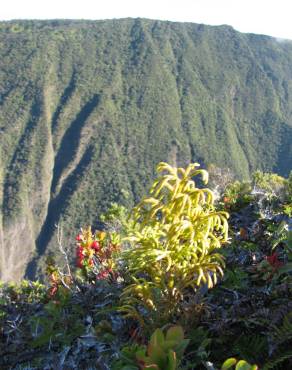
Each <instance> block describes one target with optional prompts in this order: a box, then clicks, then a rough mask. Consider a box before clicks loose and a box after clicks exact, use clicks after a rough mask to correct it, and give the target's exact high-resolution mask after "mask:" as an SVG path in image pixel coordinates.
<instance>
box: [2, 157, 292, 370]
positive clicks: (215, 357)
mask: <svg viewBox="0 0 292 370" xmlns="http://www.w3.org/2000/svg"><path fill="white" fill-rule="evenodd" d="M157 169H158V172H159V177H158V178H157V180H156V181H155V182H154V183H153V186H152V187H151V190H150V193H149V196H147V197H145V198H143V199H142V200H141V202H140V203H139V204H138V205H137V206H136V207H135V208H134V209H133V210H132V211H129V210H127V209H125V208H124V207H122V206H119V205H117V204H113V205H112V207H111V208H110V209H109V210H108V212H107V213H106V214H104V215H103V217H102V220H103V222H104V228H103V229H102V230H97V231H93V230H92V229H91V228H90V227H85V228H83V229H82V230H81V231H80V233H79V234H77V236H76V240H75V243H74V244H75V252H76V258H74V260H75V261H74V264H70V263H69V260H70V259H71V258H70V257H71V256H70V253H71V250H70V249H68V250H66V249H65V248H64V244H63V243H62V237H61V236H62V235H61V233H60V232H59V234H58V235H59V249H60V251H61V252H62V255H63V262H64V263H65V264H64V268H61V267H60V265H58V264H56V263H55V261H54V258H53V256H52V257H51V258H49V259H48V260H47V268H46V273H47V280H46V284H45V285H43V284H41V283H39V282H31V281H27V280H26V281H23V282H22V283H21V284H20V285H18V286H17V285H15V284H6V285H4V284H2V286H1V287H0V332H1V336H0V351H1V353H2V356H1V358H0V367H1V369H3V370H4V369H30V370H38V369H51V368H53V369H55V368H56V369H67V368H68V369H88V370H89V369H104V370H106V369H112V370H146V369H153V370H179V369H180V370H188V369H207V370H216V369H218V370H219V369H221V370H227V369H235V370H257V369H262V370H269V369H283V370H286V369H290V368H291V365H292V352H291V344H292V316H291V308H292V306H291V302H292V301H291V298H292V189H291V183H292V176H290V178H289V180H283V178H281V177H279V176H278V175H274V174H267V173H261V172H259V171H258V172H257V173H256V174H255V175H254V177H253V182H254V185H255V187H254V188H251V186H250V185H251V184H250V183H248V182H239V181H236V182H234V183H229V185H227V187H223V188H222V191H221V194H220V195H219V194H218V193H217V195H216V194H215V193H214V192H212V191H211V190H210V189H209V188H206V187H203V186H198V182H197V181H196V180H197V179H198V177H200V176H202V178H203V180H204V183H206V182H207V180H208V174H207V172H206V171H205V170H200V169H198V165H197V164H191V165H189V166H188V167H187V168H186V169H183V168H175V167H172V166H170V165H168V164H166V163H160V164H159V166H158V168H157ZM213 170H214V168H213ZM195 181H196V183H195ZM59 231H60V230H59Z"/></svg>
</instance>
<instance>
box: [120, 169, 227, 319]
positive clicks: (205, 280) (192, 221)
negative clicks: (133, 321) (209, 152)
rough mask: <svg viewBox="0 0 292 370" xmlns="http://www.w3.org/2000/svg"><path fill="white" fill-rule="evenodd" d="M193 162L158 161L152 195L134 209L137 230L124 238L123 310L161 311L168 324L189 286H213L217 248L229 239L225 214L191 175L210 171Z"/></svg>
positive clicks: (219, 268)
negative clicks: (127, 279) (128, 278)
mask: <svg viewBox="0 0 292 370" xmlns="http://www.w3.org/2000/svg"><path fill="white" fill-rule="evenodd" d="M198 166H199V165H198V164H197V163H195V164H190V165H189V166H188V167H187V168H186V169H183V168H173V167H171V166H169V165H168V164H166V163H160V164H159V165H158V167H157V171H158V172H159V173H162V175H161V176H160V177H159V178H158V179H157V180H156V181H154V183H153V185H152V188H151V190H150V194H151V196H150V197H148V198H145V199H144V200H142V202H141V203H140V204H139V205H138V206H137V207H136V208H135V209H134V219H135V221H136V223H137V225H138V228H137V230H136V231H134V232H133V233H132V235H131V236H130V237H129V238H128V239H127V240H128V241H129V242H130V243H131V248H129V249H128V250H126V251H125V252H124V253H123V259H124V261H125V263H126V265H127V266H128V269H129V272H130V273H131V274H132V275H133V280H134V282H133V284H131V285H129V286H128V287H126V288H125V289H124V292H123V295H122V299H123V302H124V304H125V305H126V306H124V309H125V310H126V311H127V310H128V311H129V312H130V314H131V315H133V306H135V305H136V304H137V303H138V304H139V303H142V304H143V305H144V308H146V309H148V310H149V309H150V310H154V311H156V312H157V313H159V320H160V322H161V320H162V322H163V321H164V320H165V321H166V322H167V321H168V320H169V318H170V316H171V315H172V314H174V313H175V312H177V310H179V304H180V302H182V301H183V299H184V296H186V295H187V294H188V293H189V292H190V289H191V290H192V289H193V290H195V291H196V290H197V289H198V288H199V287H201V286H202V285H206V286H207V287H208V288H212V287H213V285H214V284H216V282H217V280H218V274H219V275H220V276H222V275H223V267H224V260H223V257H222V255H221V254H219V253H218V252H217V249H219V248H220V247H221V245H222V244H223V243H225V242H226V241H227V233H228V223H227V217H228V215H227V213H226V212H217V211H216V210H215V208H214V197H213V193H212V191H210V190H209V189H198V188H197V187H196V184H195V182H194V181H193V179H192V178H193V177H194V176H197V175H202V177H203V180H204V181H205V182H207V181H208V173H207V172H206V171H204V170H198V169H197V167H198Z"/></svg>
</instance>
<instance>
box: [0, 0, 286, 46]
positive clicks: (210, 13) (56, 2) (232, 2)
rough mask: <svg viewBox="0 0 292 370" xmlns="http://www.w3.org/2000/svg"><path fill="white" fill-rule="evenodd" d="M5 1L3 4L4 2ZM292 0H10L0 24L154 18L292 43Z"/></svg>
mask: <svg viewBox="0 0 292 370" xmlns="http://www.w3.org/2000/svg"><path fill="white" fill-rule="evenodd" d="M2 1H3V0H2ZM291 15H292V0H278V1H274V0H179V1H178V0H147V1H145V0H140V1H138V0H136V1H135V0H82V1H80V0H78V1H76V0H71V1H70V0H50V1H41V0H9V1H6V2H5V4H2V6H1V10H0V20H12V19H96V20H97V19H113V18H128V17H131V18H136V17H141V18H151V19H161V20H169V21H177V22H194V23H204V24H209V25H222V24H228V25H230V26H232V27H233V28H235V29H236V30H238V31H241V32H250V33H257V34H265V35H269V36H274V37H277V38H283V39H290V40H292V21H291V17H292V16H291Z"/></svg>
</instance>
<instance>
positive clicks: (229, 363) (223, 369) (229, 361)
mask: <svg viewBox="0 0 292 370" xmlns="http://www.w3.org/2000/svg"><path fill="white" fill-rule="evenodd" d="M236 362H237V360H236V358H234V357H233V358H228V359H227V360H226V361H224V363H223V365H222V366H221V370H227V369H230V368H231V367H232V366H234V365H235V364H236Z"/></svg>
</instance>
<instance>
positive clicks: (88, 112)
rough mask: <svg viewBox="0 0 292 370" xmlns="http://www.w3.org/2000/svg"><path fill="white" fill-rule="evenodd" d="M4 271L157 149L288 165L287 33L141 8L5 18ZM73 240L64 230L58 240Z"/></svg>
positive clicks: (31, 262) (146, 177)
mask: <svg viewBox="0 0 292 370" xmlns="http://www.w3.org/2000/svg"><path fill="white" fill-rule="evenodd" d="M0 134H1V135H0V204H1V208H0V209H1V214H0V243H1V245H0V270H1V278H2V279H4V280H7V279H11V278H14V279H18V278H20V277H21V276H23V274H25V273H26V274H27V275H28V276H30V277H32V276H33V275H34V274H35V273H36V271H38V270H40V268H41V267H40V266H41V264H42V261H43V256H44V255H46V254H47V253H49V251H52V250H55V248H56V228H55V225H56V224H58V223H60V224H61V226H62V228H63V230H64V235H65V238H66V236H67V235H68V233H69V232H70V233H71V235H72V234H74V232H75V231H76V229H78V228H79V227H80V226H81V225H84V224H89V223H91V224H93V225H96V224H97V222H98V216H99V214H100V212H101V211H102V210H104V209H106V208H107V207H108V206H109V204H110V203H111V202H112V201H119V202H121V203H123V204H126V205H132V204H133V203H134V202H135V201H136V200H137V199H139V198H140V196H141V195H142V194H143V193H145V189H146V188H147V186H148V185H149V183H150V182H151V179H152V178H153V175H154V172H153V171H154V168H155V166H156V164H157V163H158V162H159V161H162V160H163V161H168V162H170V163H172V164H178V165H180V164H181V165H185V164H186V163H188V162H190V161H199V162H200V163H204V164H208V163H216V164H218V165H220V166H222V167H230V168H232V169H233V170H234V171H235V173H236V174H237V175H238V176H241V177H248V176H249V174H250V172H251V171H253V170H255V169H257V168H259V169H262V170H265V171H274V172H278V173H280V174H281V175H287V174H288V173H289V171H290V170H291V169H292V42H288V41H287V42H279V41H277V40H276V39H273V38H271V37H267V36H256V35H249V34H241V33H239V32H236V31H235V30H233V29H232V28H231V27H228V26H220V27H210V26H204V25H197V24H189V23H184V24H182V23H171V22H162V21H151V20H141V19H124V20H110V21H15V22H2V23H1V22H0ZM70 242H71V244H72V240H71V241H70V240H69V239H65V240H64V244H67V243H68V244H70Z"/></svg>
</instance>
